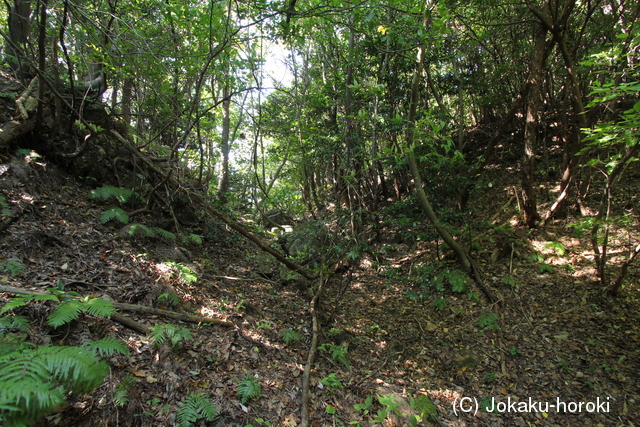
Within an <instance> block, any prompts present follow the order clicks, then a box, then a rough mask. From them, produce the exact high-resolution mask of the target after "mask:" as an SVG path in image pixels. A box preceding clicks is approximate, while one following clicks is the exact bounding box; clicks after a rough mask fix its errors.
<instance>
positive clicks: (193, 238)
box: [180, 233, 202, 245]
mask: <svg viewBox="0 0 640 427" xmlns="http://www.w3.org/2000/svg"><path fill="white" fill-rule="evenodd" d="M180 241H181V242H182V243H184V244H185V245H188V244H190V243H195V244H196V245H201V244H202V236H201V235H199V234H194V233H189V234H181V235H180Z"/></svg>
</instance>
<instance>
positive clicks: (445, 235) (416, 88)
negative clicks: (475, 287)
mask: <svg viewBox="0 0 640 427" xmlns="http://www.w3.org/2000/svg"><path fill="white" fill-rule="evenodd" d="M425 49H426V46H425V45H424V44H421V45H420V46H419V47H418V58H417V60H416V68H415V71H414V73H413V81H412V84H411V104H410V106H409V117H408V124H407V150H408V158H409V167H410V169H411V174H412V175H413V181H414V184H415V187H416V193H417V195H418V200H419V201H420V206H421V207H422V210H423V211H424V213H425V214H426V216H427V218H428V219H429V221H430V222H431V224H433V226H434V228H435V229H436V232H437V233H438V235H439V236H440V237H441V238H442V240H444V242H445V243H446V244H447V245H449V247H450V248H451V249H452V250H453V252H454V254H455V256H456V258H457V259H458V263H459V264H460V266H461V267H462V269H463V270H464V271H466V272H467V273H471V272H472V267H471V262H470V261H469V258H468V257H467V255H466V254H465V252H464V250H463V249H462V248H461V247H460V245H459V244H458V242H456V241H455V240H454V238H453V236H452V235H451V233H449V231H447V229H446V228H445V227H444V226H443V225H442V224H441V223H440V219H439V218H438V216H437V215H436V213H435V212H434V210H433V208H432V207H431V203H430V202H429V198H428V197H427V194H426V193H425V191H424V188H423V187H422V179H421V177H420V171H419V170H418V164H417V162H416V158H415V156H414V154H413V148H412V146H413V143H414V139H415V127H416V112H417V108H418V100H419V93H420V76H421V75H422V73H423V70H424V65H423V60H424V51H425Z"/></svg>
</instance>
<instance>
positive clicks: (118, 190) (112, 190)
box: [89, 185, 136, 203]
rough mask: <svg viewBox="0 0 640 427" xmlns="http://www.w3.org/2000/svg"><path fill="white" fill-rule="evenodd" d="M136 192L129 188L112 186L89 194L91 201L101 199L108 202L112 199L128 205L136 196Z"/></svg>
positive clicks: (106, 186)
mask: <svg viewBox="0 0 640 427" xmlns="http://www.w3.org/2000/svg"><path fill="white" fill-rule="evenodd" d="M135 195H136V194H135V192H133V191H131V190H130V189H128V188H122V187H112V186H111V185H105V186H104V187H100V188H96V189H95V190H93V191H92V192H91V193H89V198H90V199H99V200H108V199H110V198H112V197H113V198H114V199H116V200H117V201H119V202H120V203H126V202H128V201H129V200H131V198H132V197H133V196H135Z"/></svg>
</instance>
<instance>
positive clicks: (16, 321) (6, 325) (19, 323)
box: [0, 316, 29, 336]
mask: <svg viewBox="0 0 640 427" xmlns="http://www.w3.org/2000/svg"><path fill="white" fill-rule="evenodd" d="M28 326H29V319H27V318H26V317H24V316H5V317H1V318H0V336H2V335H4V333H5V332H6V330H7V329H15V330H17V331H27V330H28V329H29V328H28Z"/></svg>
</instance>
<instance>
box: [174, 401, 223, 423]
mask: <svg viewBox="0 0 640 427" xmlns="http://www.w3.org/2000/svg"><path fill="white" fill-rule="evenodd" d="M217 416H218V410H217V409H216V407H215V406H214V404H213V402H212V401H211V399H209V398H207V397H206V395H205V394H203V393H191V394H190V395H188V396H187V397H186V398H185V399H184V403H183V405H182V406H181V407H180V409H179V410H178V413H177V414H176V420H177V421H178V426H179V427H189V426H191V425H193V423H195V422H196V421H198V420H206V421H213V420H214V419H215V418H216V417H217Z"/></svg>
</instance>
